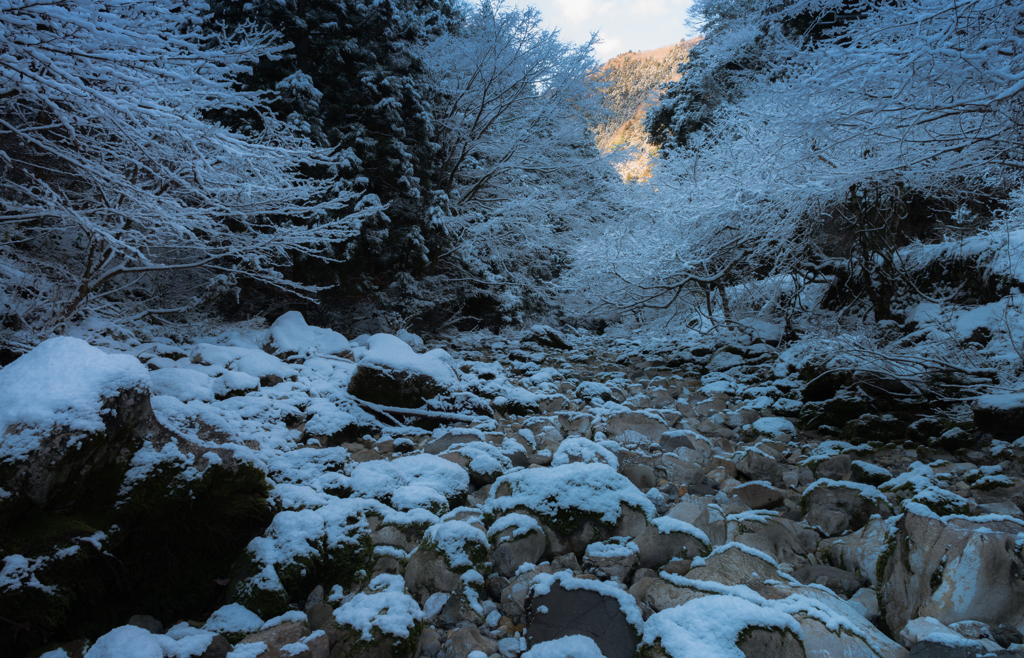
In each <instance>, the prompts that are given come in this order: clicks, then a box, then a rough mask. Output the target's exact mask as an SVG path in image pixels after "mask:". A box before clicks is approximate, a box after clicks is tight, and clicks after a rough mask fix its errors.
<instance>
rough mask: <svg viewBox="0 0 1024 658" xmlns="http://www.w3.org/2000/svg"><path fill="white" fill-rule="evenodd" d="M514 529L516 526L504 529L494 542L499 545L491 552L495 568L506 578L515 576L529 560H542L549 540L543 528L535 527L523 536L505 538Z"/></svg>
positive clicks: (535, 561)
mask: <svg viewBox="0 0 1024 658" xmlns="http://www.w3.org/2000/svg"><path fill="white" fill-rule="evenodd" d="M513 531H514V528H509V529H508V530H505V531H503V532H502V533H501V534H499V535H498V536H497V537H495V538H494V540H493V542H492V544H493V545H495V546H497V548H495V549H494V552H493V553H492V554H491V561H492V562H493V563H494V569H495V570H496V571H497V572H498V573H500V574H501V575H502V576H505V577H506V578H511V577H512V576H514V575H515V574H516V570H517V569H518V568H519V567H521V566H522V565H524V564H526V563H527V562H529V563H530V564H536V563H538V562H540V559H541V557H543V556H544V552H545V550H546V549H547V540H546V539H545V537H544V533H543V532H542V531H541V530H538V529H536V528H534V529H532V530H530V531H529V532H527V533H526V534H525V535H523V536H521V537H515V538H512V539H505V536H510V535H511V534H512V532H513Z"/></svg>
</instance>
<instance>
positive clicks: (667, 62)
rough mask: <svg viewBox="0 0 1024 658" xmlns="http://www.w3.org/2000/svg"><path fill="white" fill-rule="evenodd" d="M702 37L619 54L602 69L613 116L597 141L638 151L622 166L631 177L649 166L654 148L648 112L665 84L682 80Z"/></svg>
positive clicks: (602, 146) (610, 147)
mask: <svg viewBox="0 0 1024 658" xmlns="http://www.w3.org/2000/svg"><path fill="white" fill-rule="evenodd" d="M699 41H700V39H699V38H695V39H689V40H683V41H680V42H679V43H677V44H674V45H669V46H662V47H661V48H655V49H653V50H644V51H641V52H633V51H629V52H626V53H622V54H621V55H617V56H616V57H614V58H612V59H611V60H609V61H608V63H607V64H605V65H604V67H603V68H602V69H601V73H600V74H599V78H600V80H601V81H602V82H603V83H605V84H607V87H606V89H605V100H604V107H605V108H606V109H608V110H610V111H611V118H610V120H609V121H608V122H607V123H604V124H602V125H601V126H599V127H598V129H597V145H598V148H600V149H601V150H602V151H604V152H609V151H612V150H614V149H619V148H622V149H626V150H627V151H628V150H633V151H635V152H636V154H635V155H633V156H632V157H629V158H627V160H628V162H625V163H623V164H621V165H620V166H619V167H618V168H619V170H620V174H623V176H624V177H626V178H627V179H628V178H630V177H631V175H630V174H629V173H626V172H627V171H633V170H634V169H635V168H637V167H639V169H646V166H647V163H648V160H649V159H650V157H651V154H652V151H651V149H650V147H649V145H648V143H647V134H646V132H645V131H644V127H643V123H644V116H645V115H646V113H647V110H648V109H649V108H650V107H651V106H653V105H654V104H655V103H657V101H658V95H659V89H660V87H661V86H662V85H664V84H667V83H669V82H675V81H676V80H679V71H678V69H679V64H680V63H681V62H684V61H686V59H687V56H688V54H689V52H690V49H691V48H693V46H695V45H696V44H697V43H698V42H699Z"/></svg>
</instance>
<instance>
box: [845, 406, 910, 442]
mask: <svg viewBox="0 0 1024 658" xmlns="http://www.w3.org/2000/svg"><path fill="white" fill-rule="evenodd" d="M906 435H907V423H906V422H904V421H902V420H900V419H899V418H897V417H895V416H893V415H890V414H881V415H878V414H862V415H860V416H859V417H858V418H857V419H856V420H851V421H849V422H848V423H846V425H845V426H844V427H843V431H842V432H841V433H840V435H839V436H840V438H841V439H843V440H844V441H849V442H850V443H853V444H855V445H856V444H859V443H865V442H867V441H879V442H882V443H894V442H898V441H903V440H904V438H905V437H906Z"/></svg>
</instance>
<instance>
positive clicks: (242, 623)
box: [203, 603, 263, 635]
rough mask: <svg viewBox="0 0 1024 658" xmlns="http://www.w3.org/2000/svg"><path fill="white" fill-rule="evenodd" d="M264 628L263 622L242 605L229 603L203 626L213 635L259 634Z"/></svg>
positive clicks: (219, 609)
mask: <svg viewBox="0 0 1024 658" xmlns="http://www.w3.org/2000/svg"><path fill="white" fill-rule="evenodd" d="M262 627H263V620H262V619H260V618H259V616H257V615H256V613H255V612H251V611H250V610H249V609H248V608H246V607H245V606H243V605H241V604H240V603H229V604H228V605H225V606H221V607H220V608H217V610H215V611H214V613H213V614H212V615H210V618H209V619H207V620H206V623H205V624H203V628H204V629H205V630H208V631H210V632H211V633H218V634H223V633H245V634H247V635H248V634H251V633H256V632H258V631H259V630H260V629H261V628H262Z"/></svg>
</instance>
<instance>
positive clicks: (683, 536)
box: [634, 524, 710, 568]
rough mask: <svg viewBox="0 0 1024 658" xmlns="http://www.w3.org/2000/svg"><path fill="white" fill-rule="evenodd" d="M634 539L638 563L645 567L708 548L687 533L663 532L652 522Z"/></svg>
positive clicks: (696, 553)
mask: <svg viewBox="0 0 1024 658" xmlns="http://www.w3.org/2000/svg"><path fill="white" fill-rule="evenodd" d="M694 527H696V526H694ZM634 541H635V542H636V545H637V547H638V548H639V549H640V562H639V564H640V566H641V567H645V568H657V567H660V566H662V565H664V564H665V563H667V562H668V561H669V560H671V559H672V558H676V557H688V558H695V557H698V556H700V555H702V554H703V553H704V552H705V551H707V550H708V549H709V548H710V547H709V546H707V545H706V544H705V543H704V542H703V541H701V540H700V539H698V538H697V537H695V536H693V535H691V534H689V533H685V532H668V533H663V532H661V531H660V530H659V529H658V526H656V525H654V524H651V525H649V526H647V528H646V529H645V530H644V531H643V532H642V533H640V535H639V536H638V537H637V538H636V539H635V540H634Z"/></svg>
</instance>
